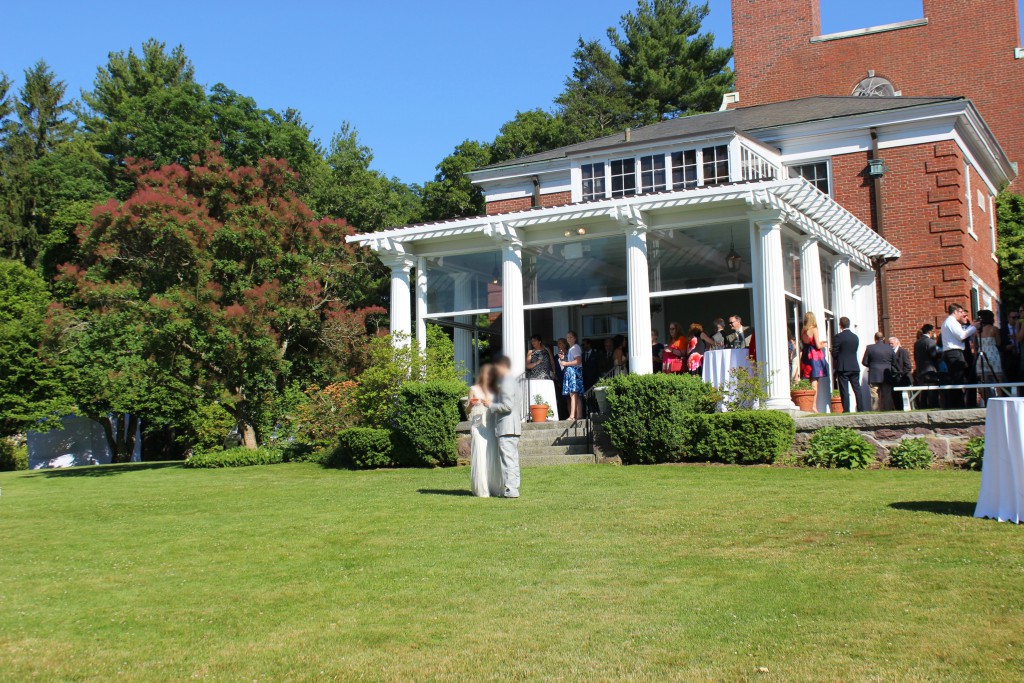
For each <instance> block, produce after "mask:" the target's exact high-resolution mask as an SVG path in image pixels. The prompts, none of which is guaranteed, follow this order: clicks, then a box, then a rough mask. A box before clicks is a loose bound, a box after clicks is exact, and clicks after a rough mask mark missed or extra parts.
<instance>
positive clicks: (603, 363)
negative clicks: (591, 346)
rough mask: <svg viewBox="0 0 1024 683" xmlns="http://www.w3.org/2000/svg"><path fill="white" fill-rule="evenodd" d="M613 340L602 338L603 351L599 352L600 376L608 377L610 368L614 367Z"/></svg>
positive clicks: (610, 371)
mask: <svg viewBox="0 0 1024 683" xmlns="http://www.w3.org/2000/svg"><path fill="white" fill-rule="evenodd" d="M614 359H615V340H614V339H612V338H610V337H609V338H608V339H605V340H604V351H602V352H601V357H600V363H599V366H598V368H599V370H600V371H601V377H608V376H609V375H611V373H612V368H614V367H615V363H614Z"/></svg>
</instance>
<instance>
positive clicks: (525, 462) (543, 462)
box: [519, 448, 597, 467]
mask: <svg viewBox="0 0 1024 683" xmlns="http://www.w3.org/2000/svg"><path fill="white" fill-rule="evenodd" d="M541 450H542V451H543V452H538V451H533V452H531V453H530V454H528V455H523V454H520V456H519V466H520V467H545V466H549V465H593V464H594V463H595V462H597V458H595V457H594V455H593V454H591V453H561V452H558V451H559V450H560V449H557V448H553V449H541ZM548 450H551V451H553V452H551V453H548V452H546V451H548Z"/></svg>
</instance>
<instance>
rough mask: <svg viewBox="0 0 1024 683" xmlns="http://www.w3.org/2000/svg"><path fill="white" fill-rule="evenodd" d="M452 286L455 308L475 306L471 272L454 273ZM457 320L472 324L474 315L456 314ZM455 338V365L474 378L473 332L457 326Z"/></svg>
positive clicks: (463, 309) (462, 309)
mask: <svg viewBox="0 0 1024 683" xmlns="http://www.w3.org/2000/svg"><path fill="white" fill-rule="evenodd" d="M452 286H453V287H454V288H455V310H457V311H465V310H468V309H471V308H474V302H473V297H472V296H471V294H472V292H470V289H469V288H470V287H471V286H472V278H471V277H470V274H469V273H452ZM455 322H457V323H460V324H463V325H472V324H473V316H471V315H460V316H456V317H455ZM453 340H454V342H455V366H456V367H462V368H463V369H464V372H465V378H466V379H470V380H472V379H473V373H474V372H475V371H476V357H475V356H474V355H473V333H472V332H470V331H469V330H464V329H460V328H458V327H456V328H455V333H454V335H453Z"/></svg>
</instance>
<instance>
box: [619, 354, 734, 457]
mask: <svg viewBox="0 0 1024 683" xmlns="http://www.w3.org/2000/svg"><path fill="white" fill-rule="evenodd" d="M603 384H604V386H607V387H608V390H607V393H606V396H607V399H608V407H609V408H610V409H611V416H610V418H609V419H608V421H607V422H605V427H606V429H607V430H608V436H609V438H610V439H611V442H612V445H613V446H615V448H616V449H617V450H618V451H619V453H620V455H621V457H622V461H623V462H625V463H631V464H650V463H658V462H676V461H678V460H679V458H680V457H682V453H683V451H684V450H685V447H686V444H687V443H688V442H689V441H690V436H689V431H691V430H690V429H687V428H686V426H684V424H683V423H684V421H685V419H686V416H688V415H694V414H711V413H714V411H715V409H716V407H717V405H718V400H719V398H720V396H719V394H718V392H717V391H716V390H715V389H714V388H713V387H711V386H710V385H708V384H705V383H704V382H703V381H702V380H701V379H700V378H698V377H693V376H692V375H670V374H665V373H659V374H654V375H619V376H618V377H613V378H611V379H609V380H607V381H605V382H604V383H603Z"/></svg>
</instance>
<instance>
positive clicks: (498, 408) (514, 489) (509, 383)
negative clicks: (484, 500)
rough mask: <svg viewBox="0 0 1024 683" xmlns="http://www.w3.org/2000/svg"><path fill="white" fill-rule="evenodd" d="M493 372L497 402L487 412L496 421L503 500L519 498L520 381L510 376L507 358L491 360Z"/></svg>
mask: <svg viewBox="0 0 1024 683" xmlns="http://www.w3.org/2000/svg"><path fill="white" fill-rule="evenodd" d="M494 369H495V371H496V372H497V373H498V379H499V380H501V384H500V385H499V388H498V399H497V400H496V401H494V402H493V403H491V405H490V406H489V408H488V409H489V410H490V411H491V412H492V413H494V415H495V416H496V417H497V418H498V419H497V423H496V424H495V425H494V433H495V434H496V435H497V437H498V451H499V453H500V454H501V473H502V475H503V478H504V479H505V497H506V498H518V497H519V436H520V435H521V434H522V433H523V416H522V408H521V401H520V397H519V379H518V378H517V377H515V376H513V375H512V363H511V362H510V361H509V359H508V356H499V357H498V358H496V359H495V360H494Z"/></svg>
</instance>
